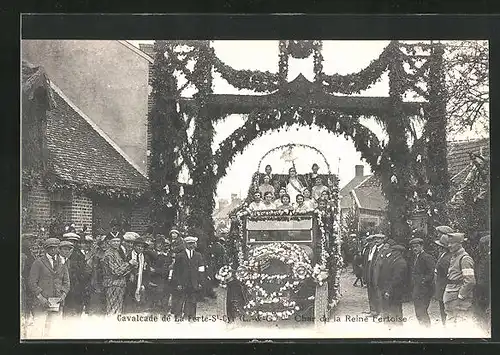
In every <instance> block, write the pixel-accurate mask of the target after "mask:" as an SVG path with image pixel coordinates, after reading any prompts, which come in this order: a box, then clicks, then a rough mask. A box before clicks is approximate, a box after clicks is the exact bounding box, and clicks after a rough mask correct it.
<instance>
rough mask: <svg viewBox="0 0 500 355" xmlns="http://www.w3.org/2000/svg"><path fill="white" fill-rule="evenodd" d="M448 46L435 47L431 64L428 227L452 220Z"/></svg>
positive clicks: (427, 117)
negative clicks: (445, 56) (448, 205)
mask: <svg viewBox="0 0 500 355" xmlns="http://www.w3.org/2000/svg"><path fill="white" fill-rule="evenodd" d="M443 54H444V48H443V45H442V44H441V43H435V44H434V45H433V46H432V52H431V56H430V66H429V83H428V85H429V89H428V91H429V104H428V108H427V109H426V110H425V115H426V121H427V124H426V136H427V139H426V145H427V164H426V173H427V177H428V181H429V190H428V191H427V201H428V202H429V203H428V208H429V210H428V211H427V214H428V216H429V218H428V230H433V227H435V226H436V224H445V223H447V222H448V214H447V210H446V202H447V201H448V194H449V188H450V177H449V174H448V163H447V143H446V142H447V140H446V128H447V117H446V87H445V82H444V80H445V78H444V70H443Z"/></svg>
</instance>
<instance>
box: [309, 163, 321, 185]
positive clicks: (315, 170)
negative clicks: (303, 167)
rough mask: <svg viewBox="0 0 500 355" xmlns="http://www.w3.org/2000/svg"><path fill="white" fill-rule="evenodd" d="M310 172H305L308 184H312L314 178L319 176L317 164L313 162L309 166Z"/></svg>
mask: <svg viewBox="0 0 500 355" xmlns="http://www.w3.org/2000/svg"><path fill="white" fill-rule="evenodd" d="M311 170H312V173H309V174H307V180H308V181H307V184H308V185H309V186H312V185H314V183H315V181H316V179H317V178H318V177H319V174H318V170H319V166H318V164H316V163H314V164H313V165H312V167H311Z"/></svg>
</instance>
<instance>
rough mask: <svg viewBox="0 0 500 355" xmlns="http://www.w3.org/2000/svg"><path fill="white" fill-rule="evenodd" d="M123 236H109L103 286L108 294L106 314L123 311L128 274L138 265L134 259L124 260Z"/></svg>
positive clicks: (103, 263)
mask: <svg viewBox="0 0 500 355" xmlns="http://www.w3.org/2000/svg"><path fill="white" fill-rule="evenodd" d="M120 243H121V238H120V237H119V236H116V237H113V236H108V245H109V247H108V248H107V249H106V251H105V252H104V256H103V259H102V266H103V282H102V284H103V287H104V292H105V295H106V314H107V315H112V314H117V313H122V312H123V298H124V296H125V287H126V284H127V276H128V275H129V274H130V273H131V272H132V270H133V269H134V268H136V267H137V261H135V260H133V259H128V260H123V259H122V257H121V255H120V252H119V249H120Z"/></svg>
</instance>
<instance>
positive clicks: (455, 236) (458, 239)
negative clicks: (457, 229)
mask: <svg viewBox="0 0 500 355" xmlns="http://www.w3.org/2000/svg"><path fill="white" fill-rule="evenodd" d="M448 236H449V238H448V243H462V242H463V241H464V240H465V234H464V233H448Z"/></svg>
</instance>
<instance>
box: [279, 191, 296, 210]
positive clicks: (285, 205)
mask: <svg viewBox="0 0 500 355" xmlns="http://www.w3.org/2000/svg"><path fill="white" fill-rule="evenodd" d="M277 209H278V210H293V206H292V204H291V203H290V195H288V194H284V195H283V196H281V204H280V205H279V206H278V207H277Z"/></svg>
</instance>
